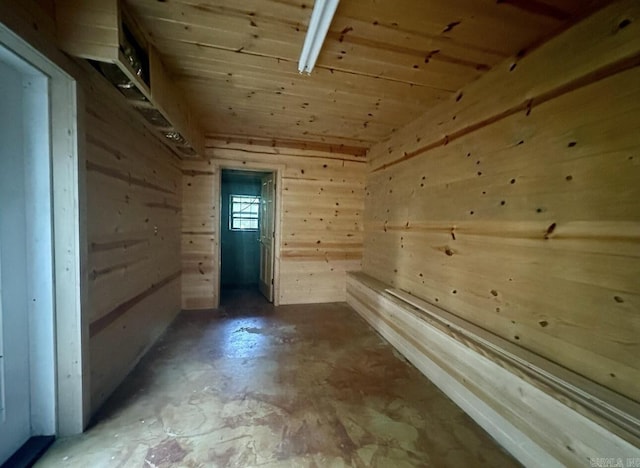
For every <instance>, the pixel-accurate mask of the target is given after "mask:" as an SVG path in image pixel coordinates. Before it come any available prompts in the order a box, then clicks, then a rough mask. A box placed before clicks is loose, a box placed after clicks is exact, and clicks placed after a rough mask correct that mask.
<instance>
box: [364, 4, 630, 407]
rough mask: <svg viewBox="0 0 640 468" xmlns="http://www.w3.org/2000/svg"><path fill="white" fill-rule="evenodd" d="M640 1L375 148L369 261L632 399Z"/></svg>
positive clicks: (379, 271) (368, 206)
mask: <svg viewBox="0 0 640 468" xmlns="http://www.w3.org/2000/svg"><path fill="white" fill-rule="evenodd" d="M637 18H640V4H639V3H638V2H636V1H628V0H623V1H617V2H613V3H612V4H611V5H609V6H607V7H606V8H604V9H603V10H601V11H599V12H597V13H596V14H595V15H593V16H591V17H589V18H586V19H585V20H583V21H582V22H581V23H579V24H578V25H576V26H574V27H573V28H571V29H569V30H567V31H565V32H564V33H563V34H561V35H560V36H558V37H557V38H555V39H553V40H551V41H550V42H548V43H547V44H544V45H542V46H541V47H539V48H537V49H535V50H534V51H533V52H531V53H530V54H529V55H525V56H524V57H523V58H518V59H514V60H509V61H507V62H505V63H504V64H503V65H501V66H498V67H496V68H495V69H494V70H492V71H491V72H489V73H487V75H486V76H483V77H482V78H480V79H479V80H477V81H476V82H474V83H472V84H470V85H469V86H467V87H466V88H464V89H462V90H461V91H460V92H459V93H457V96H456V98H454V99H452V100H450V101H449V102H445V103H442V104H441V105H439V106H437V107H435V108H434V109H432V110H430V111H429V112H427V113H426V114H425V115H424V116H422V117H421V118H419V119H418V120H416V121H414V122H413V123H412V124H410V125H409V126H407V127H405V128H403V129H401V130H400V131H399V132H398V133H397V134H396V135H394V136H393V137H392V138H391V139H390V140H388V141H386V142H384V143H380V144H378V145H376V146H374V147H373V148H372V149H371V151H370V152H369V157H370V163H369V168H370V171H369V174H368V176H367V189H366V196H365V240H364V257H363V271H364V272H365V273H367V274H368V275H370V276H372V277H375V278H376V279H378V280H380V281H383V282H384V283H387V284H389V285H391V286H392V287H394V288H397V289H401V290H404V291H407V292H409V293H410V294H412V295H413V296H416V297H418V298H420V299H422V300H424V301H426V302H428V303H431V304H434V305H437V306H439V307H442V308H443V309H445V310H447V311H448V312H451V313H453V314H456V315H458V316H459V317H460V318H462V319H464V320H466V321H468V322H471V323H473V324H475V325H477V326H479V327H481V328H483V329H485V330H487V331H489V332H491V333H493V334H496V335H498V336H500V337H501V338H503V339H505V340H507V341H509V342H511V343H512V344H514V345H517V346H520V347H522V348H524V349H526V350H529V351H531V352H533V353H536V354H538V355H540V356H542V357H544V358H547V359H549V360H551V361H553V362H555V363H556V364H558V365H560V366H563V367H565V368H567V369H569V370H571V371H573V372H575V373H576V374H579V375H581V376H583V377H585V378H586V379H588V380H590V381H593V382H596V383H598V384H599V385H602V386H603V387H606V388H608V389H610V390H612V391H614V392H617V393H619V394H621V395H623V396H625V397H627V398H629V399H631V400H634V401H636V402H640V360H638V356H640V314H639V311H640V282H639V281H638V278H640V184H638V181H639V180H640V140H639V139H638V133H637V129H638V126H639V125H640V118H639V116H640V67H639V66H638V65H640V22H639V21H637Z"/></svg>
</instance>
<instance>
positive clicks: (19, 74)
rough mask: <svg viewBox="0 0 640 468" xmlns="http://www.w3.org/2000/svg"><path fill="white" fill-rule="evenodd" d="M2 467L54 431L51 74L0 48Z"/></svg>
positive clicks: (0, 393) (0, 386)
mask: <svg viewBox="0 0 640 468" xmlns="http://www.w3.org/2000/svg"><path fill="white" fill-rule="evenodd" d="M0 100H1V101H2V103H3V104H2V107H1V108H0V141H2V144H1V145H0V463H2V462H4V461H5V460H7V459H8V458H9V457H10V456H12V455H13V454H14V452H16V451H18V449H20V447H22V446H23V445H24V444H25V443H26V442H27V441H28V440H30V439H31V438H32V437H34V436H52V435H54V434H55V432H56V410H55V404H56V403H55V351H54V350H55V346H54V306H53V303H54V293H53V230H52V197H51V161H50V154H51V148H50V121H49V106H50V103H49V80H48V77H47V76H46V75H45V74H44V73H42V72H41V71H39V70H38V69H36V68H34V67H33V66H31V65H30V64H29V63H27V62H26V61H24V60H22V59H21V58H19V57H18V56H16V55H14V54H13V53H12V52H11V51H9V50H8V49H7V48H5V47H3V46H2V45H1V44H0Z"/></svg>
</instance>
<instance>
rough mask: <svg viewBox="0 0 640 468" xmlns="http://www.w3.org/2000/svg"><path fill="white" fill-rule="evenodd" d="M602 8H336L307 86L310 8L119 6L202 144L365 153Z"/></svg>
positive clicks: (428, 1) (149, 0)
mask: <svg viewBox="0 0 640 468" xmlns="http://www.w3.org/2000/svg"><path fill="white" fill-rule="evenodd" d="M604 3H606V1H604V0H595V1H593V0H592V1H586V0H497V1H496V0H342V1H341V3H340V5H339V7H338V11H337V13H336V16H335V17H334V20H333V23H332V25H331V29H330V31H329V35H328V38H327V41H326V42H325V45H324V48H323V50H322V53H321V54H320V57H319V59H318V63H317V64H316V68H315V69H314V70H313V73H312V74H311V76H302V75H299V74H298V71H297V60H298V57H299V54H300V50H301V48H302V44H303V42H304V37H305V34H306V28H307V25H308V22H309V17H310V15H311V10H312V7H313V0H243V1H238V0H199V1H197V0H126V4H127V8H128V9H129V11H130V13H131V14H132V16H133V17H134V18H135V19H136V21H137V22H138V23H139V24H138V26H139V27H140V29H141V30H142V31H144V32H145V35H146V36H147V40H149V41H150V42H151V43H153V44H154V45H155V46H156V48H157V49H158V50H159V51H160V53H161V55H162V58H163V60H164V62H165V64H166V65H167V66H168V68H169V70H170V72H171V73H172V74H173V76H174V78H175V80H176V82H177V84H178V85H179V86H181V87H182V88H183V89H184V91H185V93H186V96H187V99H188V101H189V103H190V105H191V106H193V108H194V110H195V114H196V115H198V116H199V118H200V119H201V124H202V127H203V128H204V129H205V131H206V132H207V134H208V135H219V136H224V137H226V138H248V137H251V138H257V139H267V140H276V141H278V142H283V141H289V142H290V143H291V142H293V141H304V142H323V143H325V144H331V145H345V146H350V147H361V148H367V147H369V146H371V145H372V144H373V143H376V142H379V141H381V140H384V139H385V138H388V137H389V136H390V135H391V133H393V132H394V131H395V130H396V129H398V128H400V127H402V126H403V125H405V124H407V123H408V122H410V121H412V120H413V119H415V118H416V117H418V116H419V115H421V114H422V113H424V112H425V111H426V110H428V109H429V108H430V107H431V106H433V105H435V104H436V103H437V102H438V101H440V100H443V99H447V98H450V97H451V96H452V95H454V94H455V93H456V91H457V90H458V89H460V88H461V87H463V86H464V85H465V84H467V83H469V82H470V81H472V80H475V79H477V78H478V77H479V76H480V75H481V74H482V73H484V72H486V71H487V70H489V69H490V68H491V67H494V66H496V65H497V64H499V63H501V62H503V61H504V60H505V59H506V58H508V57H515V58H517V57H518V56H522V55H523V54H526V53H527V51H528V50H531V48H533V47H535V46H537V45H539V44H540V43H542V42H543V41H545V40H547V39H549V38H550V37H551V36H553V35H554V34H557V33H558V32H559V31H561V30H562V29H563V28H566V27H567V26H569V25H570V24H572V23H573V22H575V21H576V19H577V18H578V17H580V16H582V15H584V14H585V13H587V12H588V11H591V10H592V9H594V8H595V7H597V6H598V5H601V4H604Z"/></svg>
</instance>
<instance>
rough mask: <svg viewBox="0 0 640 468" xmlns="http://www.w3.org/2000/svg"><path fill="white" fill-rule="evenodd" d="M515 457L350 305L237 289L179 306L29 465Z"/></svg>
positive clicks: (423, 462)
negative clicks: (273, 300) (85, 417)
mask: <svg viewBox="0 0 640 468" xmlns="http://www.w3.org/2000/svg"><path fill="white" fill-rule="evenodd" d="M516 465H517V463H516V462H515V461H514V460H513V459H512V458H511V457H510V456H509V455H508V454H506V453H505V452H504V451H503V450H502V449H501V448H500V447H498V446H497V445H496V443H495V442H494V441H493V440H492V439H491V438H490V437H489V436H488V435H487V434H486V433H484V432H483V431H482V429H480V428H479V427H478V426H477V425H476V424H475V423H474V422H473V421H472V420H471V419H470V418H469V417H467V416H466V415H465V414H464V413H463V412H462V411H461V410H460V409H458V407H457V406H455V405H454V404H453V403H452V402H451V401H450V400H449V399H448V398H447V397H446V396H444V394H442V393H441V392H440V391H439V390H438V389H437V388H436V387H435V386H434V385H433V384H431V383H430V382H429V381H428V380H427V379H426V378H425V377H423V376H422V374H420V373H419V372H418V371H417V370H416V369H415V368H414V367H412V366H411V365H410V364H408V363H407V362H406V361H405V360H404V359H403V358H402V357H401V356H399V355H398V354H397V353H396V352H395V351H394V350H393V348H392V347H391V346H390V345H389V344H387V343H386V342H385V341H384V340H383V339H382V338H381V337H380V336H378V335H377V334H376V333H375V332H374V331H373V329H372V328H370V327H369V326H368V325H367V323H366V322H365V321H364V320H362V319H361V318H360V317H359V316H358V315H357V314H356V313H355V312H354V311H353V310H352V309H350V308H349V307H348V306H347V305H345V304H323V305H305V306H284V307H278V308H274V307H273V306H271V305H270V304H268V303H266V301H264V300H263V299H262V298H261V297H260V296H259V295H257V294H255V293H253V292H247V291H241V292H235V293H232V294H230V295H227V296H226V297H225V301H224V302H223V306H222V307H221V309H220V310H219V311H214V312H183V313H182V314H181V315H180V316H179V317H178V318H177V319H176V321H175V322H174V323H173V325H172V326H171V327H170V329H169V331H168V332H167V333H166V335H165V336H164V337H163V338H161V339H160V340H159V342H158V343H157V344H156V345H155V347H154V348H152V350H151V351H150V352H149V353H148V355H147V356H146V357H145V358H144V359H143V360H142V361H141V362H140V364H139V365H138V366H137V368H136V369H135V370H134V371H133V373H132V374H131V375H130V376H129V377H128V378H127V380H126V381H125V382H124V383H123V384H122V386H121V387H120V388H119V389H118V390H117V391H116V392H115V394H114V395H113V397H112V398H111V399H110V400H109V401H108V402H107V404H106V405H105V407H104V409H103V410H102V411H101V412H100V413H99V414H98V416H97V417H96V423H95V424H94V425H93V426H92V427H91V428H90V429H89V430H88V431H87V432H86V433H85V434H83V435H82V436H79V437H75V438H70V439H65V440H59V441H57V442H56V443H55V444H54V445H53V447H52V448H51V449H50V450H49V451H48V452H47V453H46V454H45V456H44V457H43V458H42V459H41V460H40V462H39V463H38V465H37V466H40V467H48V466H55V467H58V466H69V467H92V468H94V467H169V466H177V467H251V466H265V467H343V466H354V467H369V466H371V467H394V468H396V467H416V466H433V467H443V466H456V467H461V466H465V467H466V466H492V467H501V466H516Z"/></svg>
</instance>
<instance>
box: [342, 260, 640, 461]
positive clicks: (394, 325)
mask: <svg viewBox="0 0 640 468" xmlns="http://www.w3.org/2000/svg"><path fill="white" fill-rule="evenodd" d="M347 302H348V303H349V305H351V307H353V308H354V309H355V310H356V311H357V312H358V313H359V314H360V315H361V316H362V317H363V318H364V319H365V320H366V321H367V322H369V324H370V325H371V326H373V327H374V328H375V329H376V330H377V331H378V332H379V333H380V334H381V335H382V336H383V337H384V338H385V339H387V340H388V341H389V342H390V343H391V344H392V345H393V346H394V347H395V348H396V349H397V350H398V351H400V352H401V353H402V354H403V355H404V356H405V357H406V358H407V359H408V360H409V361H410V362H411V363H412V364H413V365H415V366H416V367H417V368H418V369H419V370H420V371H421V372H422V373H423V374H424V375H425V376H427V377H428V378H429V379H430V380H431V381H432V382H433V383H434V384H436V385H437V386H438V387H439V388H440V389H441V390H442V391H443V392H444V393H446V394H447V395H448V396H449V397H450V398H451V399H452V400H453V401H454V402H456V403H457V404H458V405H459V406H460V407H461V408H462V409H463V410H464V411H465V412H467V413H468V414H469V415H470V416H471V417H472V418H473V419H474V420H475V421H476V422H477V423H478V424H479V425H480V426H482V427H483V428H484V429H485V430H486V431H487V432H488V433H490V434H491V435H492V436H493V437H494V438H495V439H496V440H497V441H498V442H499V443H500V444H502V446H503V447H505V448H506V449H507V450H508V451H509V452H511V453H512V454H513V455H514V456H515V457H516V458H518V460H520V461H521V462H522V463H524V464H525V465H527V466H557V465H568V466H576V465H580V466H589V464H590V463H595V464H596V465H593V464H592V465H591V466H597V464H598V463H599V462H603V463H606V462H607V461H606V460H604V459H608V458H612V457H613V458H614V459H615V461H617V460H618V459H621V460H622V462H623V463H626V462H627V461H628V460H627V459H631V458H634V459H635V461H636V462H639V461H640V458H636V457H640V448H638V447H640V444H639V441H640V424H639V422H640V411H639V408H640V406H639V405H638V404H637V403H635V402H633V401H631V400H629V399H627V398H625V397H622V396H621V395H619V394H617V393H614V392H612V391H610V390H608V389H606V388H604V387H602V386H599V385H597V384H595V383H593V382H592V381H590V380H587V379H585V378H583V377H581V376H579V375H577V374H575V373H573V372H571V371H569V370H567V369H565V368H563V367H560V366H558V365H556V364H554V363H553V362H551V361H549V360H547V359H544V358H542V357H540V356H538V355H536V354H534V353H532V352H529V351H527V350H526V349H524V348H522V347H519V346H517V345H515V344H513V343H511V342H509V341H507V340H504V339H502V338H500V337H498V336H496V335H494V334H492V333H489V332H487V331H486V330H484V329H482V328H480V327H478V326H475V325H473V324H471V323H469V322H467V321H465V320H463V319H460V318H459V317H457V316H456V315H454V314H451V313H449V312H447V311H445V310H443V309H441V308H439V307H437V306H435V305H433V304H430V303H428V302H426V301H423V300H421V299H419V298H417V297H415V296H412V295H411V294H408V293H406V292H404V291H401V290H398V289H393V288H391V287H390V286H388V285H386V284H385V283H382V282H380V281H378V280H376V279H374V278H372V277H370V276H368V275H366V274H364V273H361V272H357V273H349V275H348V278H347ZM603 466H604V465H603ZM612 466H613V465H612ZM622 466H626V465H622Z"/></svg>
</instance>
